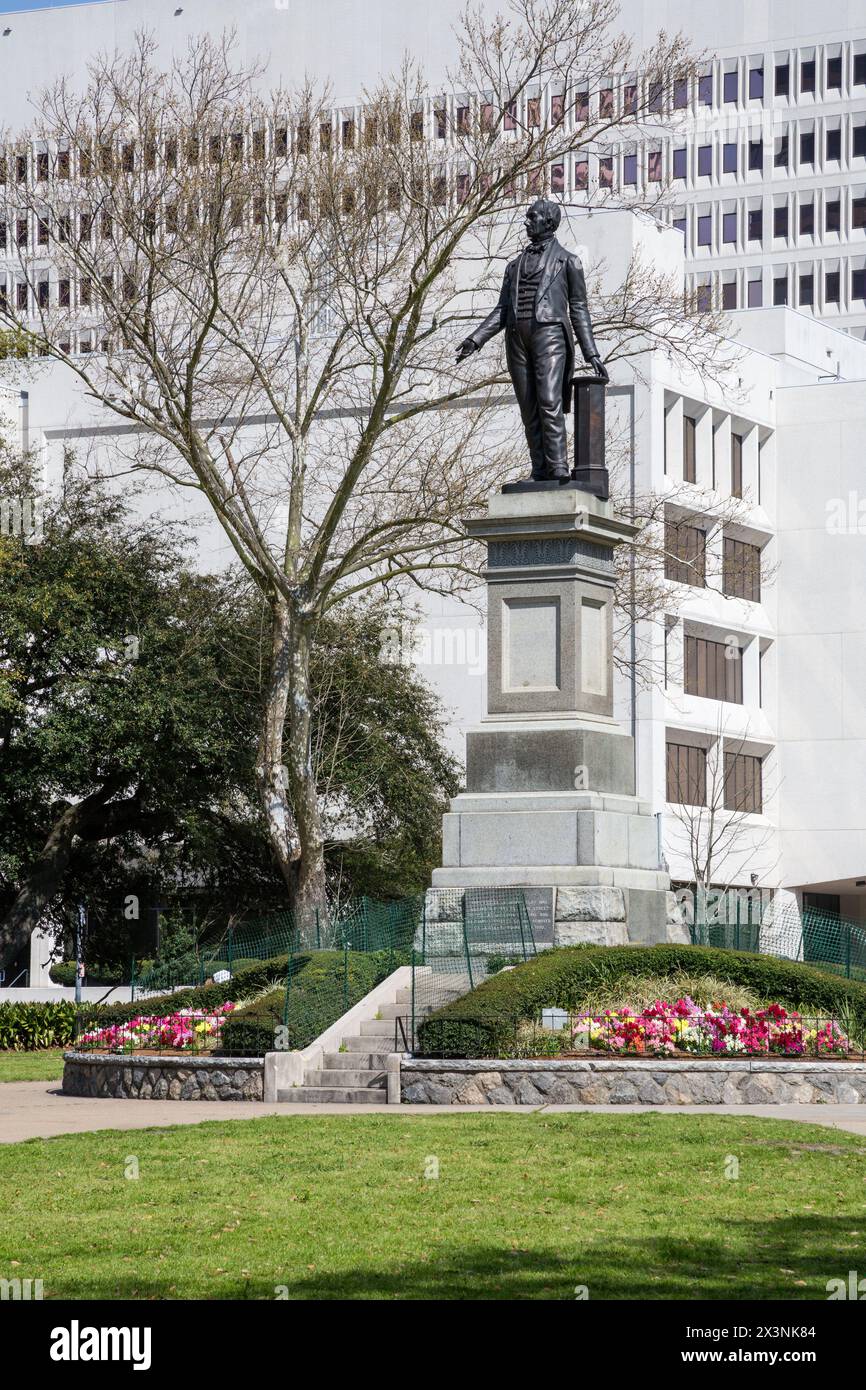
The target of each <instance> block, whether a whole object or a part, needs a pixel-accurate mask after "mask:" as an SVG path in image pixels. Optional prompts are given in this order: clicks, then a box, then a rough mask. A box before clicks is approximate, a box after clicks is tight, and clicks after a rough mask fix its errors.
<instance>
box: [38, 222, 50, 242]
mask: <svg viewBox="0 0 866 1390" xmlns="http://www.w3.org/2000/svg"><path fill="white" fill-rule="evenodd" d="M36 241H37V243H38V244H39V245H40V246H47V245H48V218H47V217H40V218H39V219H38V220H37V223H36Z"/></svg>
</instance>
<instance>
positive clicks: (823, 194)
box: [0, 0, 866, 921]
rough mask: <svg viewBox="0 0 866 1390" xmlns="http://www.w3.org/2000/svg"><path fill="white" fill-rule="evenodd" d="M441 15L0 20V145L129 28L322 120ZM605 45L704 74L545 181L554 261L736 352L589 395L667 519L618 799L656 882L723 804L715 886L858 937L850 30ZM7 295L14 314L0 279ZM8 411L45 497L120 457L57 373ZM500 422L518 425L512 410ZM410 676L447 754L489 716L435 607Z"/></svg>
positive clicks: (720, 13)
mask: <svg viewBox="0 0 866 1390" xmlns="http://www.w3.org/2000/svg"><path fill="white" fill-rule="evenodd" d="M461 8H462V5H461V4H458V3H457V0H441V3H440V4H439V5H438V6H437V7H436V9H435V10H430V9H429V8H422V7H415V6H406V5H404V4H398V3H396V2H395V0H368V3H365V4H363V5H361V4H358V3H356V0H318V2H317V3H316V4H315V5H312V4H309V3H302V0H292V3H290V4H288V5H283V4H281V3H276V4H275V3H274V0H245V3H244V4H243V5H241V4H239V3H237V0H207V3H206V4H205V0H185V2H184V3H183V4H182V5H179V4H177V3H176V0H105V3H94V4H92V5H86V6H76V7H69V8H62V9H58V10H50V11H38V12H34V13H24V14H14V15H10V16H8V19H7V22H6V23H5V24H3V23H0V29H3V30H5V32H3V33H2V34H0V64H2V68H0V71H2V75H3V91H4V116H5V121H6V124H7V125H8V126H10V127H11V128H12V129H15V128H16V127H18V126H20V125H23V124H24V123H25V122H26V120H27V118H28V102H27V98H28V92H29V90H30V89H31V88H34V87H37V86H39V85H40V84H41V83H42V82H44V81H46V80H49V79H50V78H51V77H52V76H53V75H56V74H57V73H59V72H61V71H64V70H74V71H81V70H82V69H83V68H84V66H85V63H86V59H87V56H88V54H89V53H91V52H92V51H93V50H94V49H97V48H113V47H114V46H117V47H119V48H121V49H122V48H124V47H125V46H128V45H129V44H130V43H131V41H132V38H133V35H134V33H135V31H136V30H137V29H140V28H141V27H142V26H143V25H147V26H148V27H151V28H154V29H155V30H156V31H157V32H158V34H159V36H160V39H161V41H162V42H163V44H164V46H165V48H166V50H167V51H168V50H169V49H171V48H175V49H179V48H181V47H182V46H183V45H184V44H185V43H186V40H187V37H188V36H189V34H190V33H195V32H197V31H198V30H200V29H201V28H204V27H207V28H209V29H210V30H211V31H218V30H220V29H222V28H223V27H225V26H229V25H235V26H237V28H238V30H239V33H240V37H241V51H242V53H243V54H244V55H245V56H248V57H251V56H253V55H255V54H259V53H269V54H270V57H271V74H270V75H271V77H272V78H274V79H276V78H281V79H282V80H283V81H284V82H286V83H291V82H293V81H300V80H301V79H302V78H303V76H304V74H305V73H313V74H316V75H321V76H322V77H325V76H327V77H329V78H330V81H331V85H332V88H333V91H334V100H335V107H336V106H342V105H349V104H351V103H352V102H357V101H358V99H359V93H360V92H361V91H362V89H363V87H364V86H365V85H369V84H370V83H372V82H374V81H375V79H376V77H377V76H378V75H379V74H380V73H384V72H388V71H389V70H392V69H394V68H395V67H396V66H397V64H398V63H399V60H400V56H401V54H402V52H403V51H405V50H406V49H410V50H411V51H413V52H415V53H416V54H417V56H418V57H419V58H420V59H421V60H422V62H423V63H424V64H425V66H426V67H427V69H428V71H429V72H430V73H431V74H434V75H436V74H440V73H441V74H444V73H445V71H446V68H447V66H448V62H449V58H450V56H451V44H452V38H451V25H452V23H453V22H454V20H455V18H456V16H457V15H458V13H459V12H460V10H461ZM622 21H623V26H624V27H626V28H629V27H630V28H631V29H632V30H633V31H634V32H635V34H636V37H637V39H638V41H639V42H646V41H648V40H649V38H650V37H651V34H652V32H653V31H654V30H656V29H658V28H659V27H666V28H667V29H669V30H670V29H675V28H683V29H684V30H686V31H690V30H694V31H696V32H695V40H696V43H697V44H698V45H699V46H701V47H703V48H704V49H708V50H711V51H712V52H713V53H714V54H715V56H714V57H713V59H712V61H711V62H708V63H707V65H706V68H705V70H704V71H703V73H702V74H701V76H700V77H699V78H698V80H697V82H696V83H695V84H693V86H692V87H690V88H689V89H688V90H687V91H685V92H674V93H670V94H668V96H667V97H666V100H669V101H670V102H671V103H672V104H673V105H674V107H675V108H676V110H677V112H679V113H680V116H679V118H678V119H681V124H680V126H678V127H677V128H676V129H675V130H674V132H673V133H669V134H668V135H666V136H665V139H664V141H663V142H659V143H658V145H655V144H654V143H653V140H652V138H651V137H647V139H646V140H645V141H643V142H642V144H641V146H640V148H638V147H633V148H632V147H628V146H626V145H617V146H612V147H611V150H610V152H609V153H606V152H600V153H598V154H594V155H592V156H590V157H589V158H588V160H587V162H586V163H585V164H583V162H582V161H576V162H575V165H574V167H572V168H570V169H562V170H559V171H557V173H556V185H555V186H556V191H557V193H559V194H561V196H562V198H563V202H564V203H565V205H566V208H567V216H566V218H565V219H564V224H563V240H568V239H571V241H572V242H573V243H576V244H580V245H581V246H584V247H586V248H587V255H588V258H589V259H590V261H592V260H593V258H600V257H601V255H602V252H603V253H604V256H605V259H606V262H607V274H608V275H610V277H611V278H612V279H615V278H616V274H617V271H618V269H619V270H620V271H621V270H622V269H623V267H624V264H625V259H624V258H625V256H626V254H627V253H628V251H629V250H631V249H633V247H634V246H635V245H636V244H638V243H640V244H641V245H643V246H644V248H645V251H646V254H647V255H649V256H651V257H652V258H653V260H654V261H655V262H661V263H664V264H665V265H667V266H668V267H670V268H673V269H674V271H675V272H676V273H678V274H680V275H681V276H682V279H683V284H684V285H685V286H687V287H691V288H693V289H695V290H696V291H701V292H702V293H705V294H706V293H708V294H717V295H718V297H719V300H720V301H721V302H722V303H723V304H724V306H725V307H726V308H727V309H729V310H730V311H731V318H730V325H731V334H732V335H733V336H734V337H735V338H736V340H737V342H738V344H739V347H740V356H739V359H738V362H737V366H736V369H735V372H734V375H733V377H732V378H731V380H730V381H729V382H728V383H727V384H726V385H725V386H724V387H721V386H716V385H714V384H713V383H710V382H707V381H706V380H703V379H702V378H701V377H700V376H699V375H698V374H697V373H695V374H694V375H688V374H684V373H683V372H682V371H681V370H679V369H675V368H674V366H673V365H672V363H671V362H670V361H669V360H668V358H667V357H666V356H665V355H664V354H663V353H655V354H652V355H648V356H647V357H646V358H645V359H644V360H642V361H641V362H640V363H639V368H640V370H639V372H636V371H634V370H632V369H630V368H629V369H624V368H618V369H617V372H616V375H615V378H614V383H613V387H612V389H611V391H610V393H609V403H608V411H609V416H610V418H611V424H612V426H613V428H614V429H615V430H616V432H617V435H618V437H619V438H624V439H626V440H627V441H628V445H627V449H626V452H625V456H624V462H623V463H621V465H620V466H621V468H624V469H625V470H626V474H625V484H624V485H625V486H626V487H629V488H634V490H635V491H636V492H637V493H642V494H648V493H650V492H654V493H656V494H658V495H659V496H660V497H662V498H664V499H665V517H664V521H665V524H666V527H667V532H666V536H667V539H666V550H667V551H668V556H669V558H668V569H667V578H668V580H669V582H670V585H671V588H670V599H669V603H668V604H667V605H666V606H667V609H668V611H666V612H665V613H664V614H659V616H658V619H657V620H656V621H654V622H653V623H651V624H642V625H641V626H640V630H639V631H638V632H636V634H635V643H636V647H637V650H638V651H639V652H640V653H642V654H643V658H642V659H644V661H645V669H646V670H647V671H650V670H651V671H652V672H656V673H657V677H656V678H655V679H654V680H651V681H649V682H642V681H641V680H639V679H636V678H634V677H629V676H628V675H625V676H623V677H621V678H620V682H619V688H618V690H617V705H616V709H617V715H618V717H619V718H620V719H621V720H622V721H623V722H624V723H625V724H626V725H627V726H628V727H629V728H630V731H632V732H633V733H634V735H635V739H636V758H637V790H638V794H639V795H640V796H641V798H642V799H644V800H648V801H651V802H652V804H653V807H654V809H655V811H656V812H657V814H658V815H659V818H660V820H659V825H660V844H661V850H662V853H663V856H664V858H665V859H666V861H667V863H668V865H669V868H670V872H671V875H672V878H673V880H674V881H675V882H678V883H690V882H694V881H695V877H696V873H695V865H694V855H693V854H692V853H691V852H690V846H689V839H690V835H691V834H692V833H693V827H694V824H695V818H694V814H693V812H692V811H690V810H689V809H688V808H689V806H690V805H692V804H693V803H695V802H700V799H701V798H703V802H704V805H705V807H707V806H708V805H710V804H711V803H712V800H713V798H714V797H716V796H718V798H719V800H718V817H717V819H718V821H719V822H720V823H722V824H733V825H734V830H733V831H732V833H731V835H730V836H729V837H728V839H727V841H725V840H724V837H721V838H722V843H721V844H720V847H719V855H718V857H717V861H716V867H715V868H714V872H713V878H714V881H717V882H718V883H719V884H723V885H731V884H733V885H738V886H742V887H744V888H748V887H751V886H753V885H757V886H758V887H759V888H762V889H765V890H767V892H776V893H780V894H782V895H783V897H784V896H785V895H791V894H793V895H795V896H796V898H797V900H798V901H805V902H806V903H815V904H818V905H819V906H822V907H824V908H826V909H827V910H828V911H836V912H838V913H840V914H841V915H842V916H843V917H848V918H851V919H855V920H858V921H866V776H864V771H866V695H864V691H866V606H864V603H863V594H864V592H866V466H864V462H863V456H862V440H863V438H864V434H866V342H864V341H862V339H863V337H864V335H866V13H864V12H863V11H862V7H861V6H859V5H856V4H855V3H853V0H851V3H832V0H831V2H830V3H824V4H820V5H819V4H818V3H817V0H798V3H796V4H794V3H785V2H784V0H766V3H763V4H760V5H758V4H755V3H747V0H733V2H732V3H730V4H728V5H727V6H725V7H718V6H714V7H710V6H707V5H704V4H697V3H695V0H692V2H691V3H686V2H685V0H683V2H682V3H678V0H668V2H667V3H665V2H664V0H644V3H639V0H626V3H625V4H624V7H623V16H622ZM631 76H632V75H630V74H613V75H612V77H611V84H610V97H608V96H607V95H606V92H607V89H604V92H601V93H593V94H591V97H590V99H591V100H593V101H600V100H603V101H605V102H607V101H608V100H609V101H610V102H612V103H613V104H614V105H615V104H616V103H617V102H623V101H626V100H627V99H628V98H627V89H628V86H629V78H630V77H631ZM447 99H448V100H452V99H456V98H452V97H448V98H447ZM539 99H540V100H541V101H551V100H552V99H553V95H552V94H551V93H550V92H540V93H539ZM430 134H431V138H435V130H434V129H433V128H431V132H430ZM707 150H709V155H708V154H707V153H706V151H707ZM37 156H38V151H31V152H30V153H29V154H28V156H27V157H28V158H30V159H36V158H37ZM12 176H13V166H12V165H11V164H10V165H9V167H8V177H10V178H11V177H12ZM668 178H670V179H672V180H673V184H672V188H673V201H672V203H671V205H670V206H669V207H666V208H665V210H664V211H663V213H661V214H660V221H658V222H654V221H652V220H651V219H648V218H646V217H635V216H634V215H633V214H630V213H628V212H613V211H607V212H606V213H605V215H604V216H598V215H595V212H593V215H592V216H587V211H588V210H589V209H595V208H597V207H598V206H599V205H600V204H603V203H604V202H605V200H606V198H609V197H612V196H614V195H616V196H620V195H621V194H622V193H625V194H626V195H627V193H628V189H629V187H631V186H635V187H638V188H640V187H641V186H642V185H643V184H645V183H648V182H655V181H657V180H658V181H664V180H667V179H668ZM608 185H609V188H610V192H609V191H608ZM809 209H811V213H810V212H809ZM670 222H673V223H674V224H676V225H674V226H671V225H663V224H665V223H670ZM28 234H30V235H36V234H37V233H36V230H35V229H31V231H30V232H29V233H28ZM3 273H4V272H3V266H2V264H0V275H2V274H3ZM6 273H7V275H8V277H9V288H8V291H7V292H9V293H13V292H14V291H13V289H12V281H13V280H14V262H13V259H12V258H11V256H10V258H9V261H8V264H7V268H6ZM49 292H51V291H49ZM86 346H87V347H88V348H89V349H90V350H98V343H95V342H88V343H87V345H86ZM73 347H74V345H73ZM23 389H24V390H25V391H26V394H25V395H22V396H21V397H20V399H18V400H16V399H12V400H11V401H10V400H8V399H7V401H6V404H5V407H4V408H5V411H6V418H7V421H8V427H9V428H12V429H13V430H14V429H15V428H18V429H20V431H21V437H22V440H23V441H24V442H26V443H29V444H30V445H32V446H34V447H36V448H38V449H40V450H41V451H42V453H43V457H44V460H45V463H46V469H47V470H48V472H49V474H50V473H51V470H52V469H53V468H55V467H56V465H57V462H58V459H59V457H60V454H61V452H62V449H63V447H64V446H65V445H67V444H72V445H74V446H76V447H78V448H79V449H80V448H82V447H84V446H85V445H89V444H90V443H93V442H95V443H96V444H97V446H99V447H108V446H110V443H111V439H112V437H116V434H113V433H112V432H116V430H117V428H118V427H117V423H116V422H115V421H114V420H111V421H109V420H106V419H105V418H104V417H103V418H96V417H94V416H93V415H92V413H91V410H90V407H89V406H87V405H86V404H85V402H84V401H83V399H82V398H81V396H80V395H79V394H78V393H77V391H76V387H75V385H74V381H73V379H72V377H71V374H69V373H66V372H64V369H63V368H60V367H56V366H46V368H45V370H44V371H43V372H42V374H41V375H38V376H36V377H35V378H33V379H32V380H29V381H28V382H27V383H26V387H24V386H23ZM503 410H505V411H511V412H512V413H514V415H515V420H516V407H515V406H514V405H513V404H512V403H511V401H510V399H509V398H505V399H504V401H503ZM214 534H215V533H213V532H212V533H211V537H212V538H213V536H214ZM227 558H228V557H227ZM626 640H627V641H628V640H630V639H628V638H627V639H626ZM420 660H421V665H422V668H423V670H424V672H425V674H427V675H428V677H429V678H430V679H431V681H433V683H434V684H436V685H437V687H438V688H439V690H440V691H441V693H442V695H443V699H444V700H445V702H446V704H447V705H448V706H449V707H450V708H451V709H452V710H453V734H454V738H455V742H457V741H458V739H459V735H460V731H461V730H462V729H463V728H465V727H466V726H467V725H469V724H474V723H476V722H477V721H478V719H479V717H480V715H481V713H482V711H483V709H484V707H485V704H484V652H483V646H482V644H481V642H480V629H479V626H478V621H477V619H476V617H475V615H474V614H473V613H472V612H470V611H469V610H465V609H460V608H457V607H455V606H453V605H451V606H443V605H435V604H431V607H430V615H429V626H428V630H427V645H426V648H425V650H424V651H423V652H422V654H421V658H420ZM732 788H733V789H734V790H733V792H732V791H731V789H732ZM734 802H735V806H733V807H732V804H728V803H734ZM734 822H735V824H734ZM734 832H735V833H734ZM722 851H724V854H722Z"/></svg>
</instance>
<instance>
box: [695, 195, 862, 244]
mask: <svg viewBox="0 0 866 1390" xmlns="http://www.w3.org/2000/svg"><path fill="white" fill-rule="evenodd" d="M810 195H811V196H810ZM807 198H808V199H809V201H808V202H807V201H805V199H807ZM715 207H716V209H717V210H716V211H715V212H714V211H713V210H711V211H709V212H699V213H698V214H697V216H696V218H695V242H696V244H697V245H698V246H708V247H711V246H712V245H713V220H714V217H715V219H716V233H717V236H718V243H717V244H718V245H720V246H736V245H737V244H738V242H739V240H740V238H742V240H743V242H753V243H755V244H756V245H757V246H762V245H763V242H764V229H765V228H764V210H763V208H749V207H744V208H740V209H739V210H738V209H737V208H732V209H730V210H729V211H726V210H725V208H724V207H723V205H722V204H716V205H715ZM822 212H823V215H822ZM792 213H793V214H794V215H793V216H792ZM772 214H773V215H772V223H771V228H772V240H773V241H785V242H789V241H794V240H795V238H799V237H810V238H813V239H814V237H815V236H816V235H821V233H825V234H830V235H832V234H836V235H838V236H842V235H845V234H847V233H849V232H856V231H866V195H859V196H857V197H853V198H851V199H850V218H845V219H844V223H843V215H842V198H841V196H838V195H835V196H834V195H833V194H831V196H829V197H828V196H827V194H826V191H825V193H824V197H823V207H822V205H820V204H819V205H818V206H817V208H816V203H815V195H814V190H809V191H806V190H804V191H802V192H801V193H800V195H799V198H798V201H797V206H796V208H793V209H792V208H791V207H790V206H789V205H788V204H787V203H784V204H780V205H779V206H778V207H774V208H773V210H772ZM671 225H672V226H673V227H675V228H676V230H677V231H678V232H681V233H682V235H683V236H684V237H686V240H687V241H688V218H687V216H686V215H685V213H684V211H683V210H677V213H676V215H675V216H674V218H673V219H672V223H671ZM792 229H793V230H792Z"/></svg>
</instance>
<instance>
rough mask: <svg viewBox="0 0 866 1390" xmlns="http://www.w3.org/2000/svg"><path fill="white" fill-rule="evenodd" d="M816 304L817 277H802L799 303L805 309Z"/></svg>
mask: <svg viewBox="0 0 866 1390" xmlns="http://www.w3.org/2000/svg"><path fill="white" fill-rule="evenodd" d="M814 302H815V277H814V276H813V275H801V276H800V285H799V303H800V307H801V308H804V309H808V308H811V306H812V305H813V304H814Z"/></svg>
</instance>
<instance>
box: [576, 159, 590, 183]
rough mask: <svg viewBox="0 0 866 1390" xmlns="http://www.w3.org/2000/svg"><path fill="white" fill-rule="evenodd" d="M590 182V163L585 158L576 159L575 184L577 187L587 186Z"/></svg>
mask: <svg viewBox="0 0 866 1390" xmlns="http://www.w3.org/2000/svg"><path fill="white" fill-rule="evenodd" d="M588 183H589V163H588V161H587V160H585V159H576V160H575V161H574V186H575V188H586V187H587V185H588Z"/></svg>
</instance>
